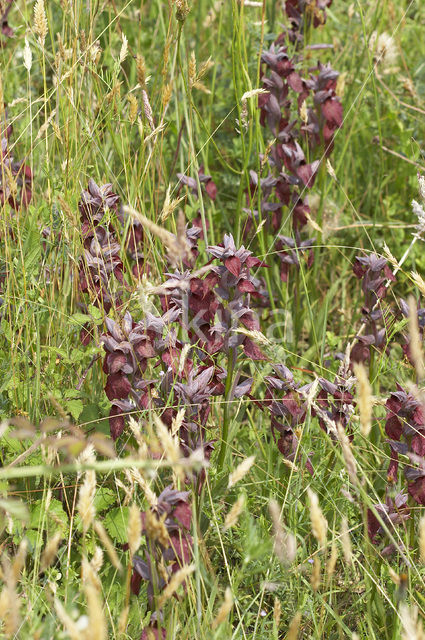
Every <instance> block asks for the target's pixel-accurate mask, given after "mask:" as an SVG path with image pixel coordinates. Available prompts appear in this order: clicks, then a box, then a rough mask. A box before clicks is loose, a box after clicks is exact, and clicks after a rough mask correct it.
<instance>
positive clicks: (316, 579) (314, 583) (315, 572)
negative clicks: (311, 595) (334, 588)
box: [310, 553, 322, 591]
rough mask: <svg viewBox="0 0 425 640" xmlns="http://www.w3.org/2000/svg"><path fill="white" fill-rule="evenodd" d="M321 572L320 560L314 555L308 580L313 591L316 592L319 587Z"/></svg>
mask: <svg viewBox="0 0 425 640" xmlns="http://www.w3.org/2000/svg"><path fill="white" fill-rule="evenodd" d="M321 570H322V567H321V564H320V558H319V556H318V555H317V553H316V555H315V556H314V559H313V567H312V570H311V578H310V584H311V588H312V589H313V591H317V590H318V588H319V587H320V581H321V575H320V574H321Z"/></svg>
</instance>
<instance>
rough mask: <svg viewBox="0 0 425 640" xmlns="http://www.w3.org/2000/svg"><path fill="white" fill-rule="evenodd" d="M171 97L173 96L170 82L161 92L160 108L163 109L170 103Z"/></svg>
mask: <svg viewBox="0 0 425 640" xmlns="http://www.w3.org/2000/svg"><path fill="white" fill-rule="evenodd" d="M172 95H173V85H172V84H171V82H169V83H168V84H166V85H165V86H164V88H163V90H162V106H163V108H164V109H165V107H166V106H167V105H168V103H169V102H170V100H171V96H172Z"/></svg>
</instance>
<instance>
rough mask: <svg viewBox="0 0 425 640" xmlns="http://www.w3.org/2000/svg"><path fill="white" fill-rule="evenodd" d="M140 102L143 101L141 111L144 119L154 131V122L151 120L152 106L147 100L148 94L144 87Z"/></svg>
mask: <svg viewBox="0 0 425 640" xmlns="http://www.w3.org/2000/svg"><path fill="white" fill-rule="evenodd" d="M142 102H143V112H144V114H145V116H146V120H147V121H148V123H149V126H150V128H151V130H152V131H154V130H155V122H154V120H153V114H152V108H151V105H150V102H149V98H148V94H147V93H146V91H145V90H144V89H143V91H142Z"/></svg>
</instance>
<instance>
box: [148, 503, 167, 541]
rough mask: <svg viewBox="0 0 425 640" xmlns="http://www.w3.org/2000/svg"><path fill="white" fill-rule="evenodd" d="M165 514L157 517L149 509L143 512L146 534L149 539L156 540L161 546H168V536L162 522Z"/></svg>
mask: <svg viewBox="0 0 425 640" xmlns="http://www.w3.org/2000/svg"><path fill="white" fill-rule="evenodd" d="M166 516H167V514H166V513H164V515H163V516H161V518H159V519H158V518H157V517H156V515H155V514H154V513H152V511H150V510H149V509H148V511H146V514H145V529H146V535H147V536H148V538H150V539H151V540H154V541H155V540H158V542H159V543H160V544H161V545H162V546H163V547H169V546H170V536H169V535H168V531H167V527H166V526H165V523H164V520H165V518H166Z"/></svg>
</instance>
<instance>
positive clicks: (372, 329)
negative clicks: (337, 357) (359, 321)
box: [351, 253, 395, 362]
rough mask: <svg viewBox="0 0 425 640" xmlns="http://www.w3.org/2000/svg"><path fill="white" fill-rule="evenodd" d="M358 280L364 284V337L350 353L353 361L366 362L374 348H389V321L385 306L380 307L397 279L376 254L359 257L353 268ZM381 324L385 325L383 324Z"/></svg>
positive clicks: (383, 260)
mask: <svg viewBox="0 0 425 640" xmlns="http://www.w3.org/2000/svg"><path fill="white" fill-rule="evenodd" d="M353 272H354V275H355V276H356V278H359V279H360V280H361V281H362V291H363V294H364V306H363V308H362V315H363V324H364V325H365V327H366V333H365V335H359V336H358V337H357V342H356V344H355V345H354V347H353V349H352V351H351V361H352V362H365V361H367V360H369V358H370V349H371V347H373V348H375V349H384V348H385V347H386V345H387V329H388V325H387V322H388V320H387V319H386V318H385V317H384V313H383V307H382V305H380V304H378V303H379V302H380V301H381V300H382V299H383V298H384V297H385V296H386V293H387V288H388V284H389V283H390V282H395V277H394V275H393V273H392V271H391V269H390V268H389V266H388V263H387V261H386V259H385V258H379V257H378V256H377V255H375V254H374V253H371V254H370V255H368V256H357V257H356V259H355V262H354V265H353ZM382 321H383V324H384V326H381V325H382Z"/></svg>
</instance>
